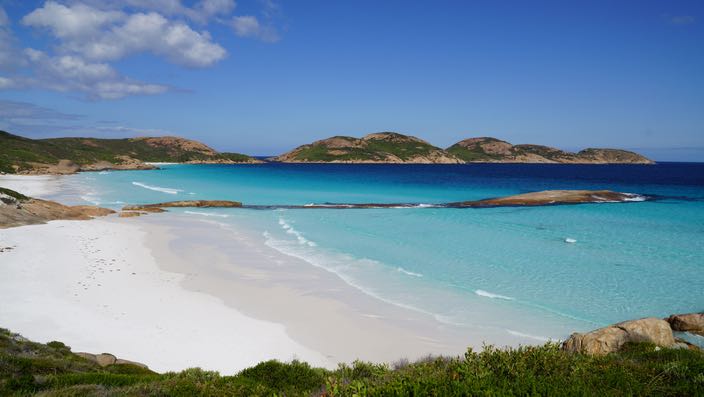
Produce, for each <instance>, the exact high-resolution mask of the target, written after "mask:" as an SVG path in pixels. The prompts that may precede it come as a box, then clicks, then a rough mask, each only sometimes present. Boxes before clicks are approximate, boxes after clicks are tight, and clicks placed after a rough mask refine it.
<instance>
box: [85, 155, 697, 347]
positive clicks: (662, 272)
mask: <svg viewBox="0 0 704 397" xmlns="http://www.w3.org/2000/svg"><path fill="white" fill-rule="evenodd" d="M71 178H72V180H73V181H74V182H76V184H75V185H76V186H77V187H78V188H77V189H78V192H79V194H78V196H82V198H83V200H86V201H89V202H92V203H95V204H100V205H104V206H112V207H116V208H119V207H121V206H122V205H123V204H124V203H149V202H160V201H169V200H178V199H230V200H238V201H242V202H244V203H245V204H266V205H276V204H308V203H399V202H403V203H426V204H432V203H443V202H451V201H462V200H472V199H481V198H488V197H496V196H503V195H510V194H517V193H523V192H528V191H537V190H544V189H558V188H586V189H612V190H618V191H624V192H631V193H638V194H646V195H651V196H654V197H656V198H657V199H656V200H653V201H645V202H631V203H612V204H591V205H575V206H548V207H535V208H486V209H444V208H403V209H401V208H398V209H351V210H332V209H330V210H324V209H315V210H313V209H308V210H305V209H298V210H294V209H288V210H281V209H279V210H251V209H192V210H185V211H181V212H184V213H186V214H187V215H189V216H193V217H201V218H206V217H207V218H208V219H211V220H216V221H218V222H223V223H231V224H234V225H236V226H237V227H244V228H246V229H247V230H251V231H252V232H253V235H255V236H257V238H260V239H261V240H262V241H263V242H264V243H266V244H267V245H269V246H270V247H272V248H275V249H277V250H279V251H281V252H283V253H285V254H288V255H291V256H295V257H298V258H301V259H303V260H305V261H307V262H308V263H310V264H311V266H318V267H321V268H324V269H326V270H329V271H332V272H334V273H335V274H337V275H338V276H340V277H341V278H342V279H343V280H345V281H346V282H348V283H349V284H350V285H352V286H354V287H355V288H359V289H360V290H362V291H364V292H365V293H367V294H369V295H372V296H374V297H376V298H378V299H380V300H383V301H386V302H389V303H392V304H395V305H399V306H403V307H407V308H411V309H414V310H418V311H422V312H426V313H430V314H432V315H434V316H435V318H437V319H438V321H442V322H445V323H448V324H456V325H459V326H467V327H481V328H486V329H487V330H489V331H490V332H494V331H496V332H508V333H513V334H514V335H523V336H525V337H528V338H534V339H536V340H543V339H546V338H555V339H560V338H564V337H565V336H567V335H568V334H569V332H571V331H574V330H586V329H592V328H595V327H596V326H601V325H605V324H609V323H613V322H617V321H621V320H624V319H629V318H636V317H643V316H661V317H662V316H666V315H669V314H672V313H678V312H691V311H699V310H703V309H704V293H702V291H704V164H675V163H670V164H668V163H665V164H659V165H655V166H578V165H505V164H494V165H490V164H486V165H451V166H445V165H442V166H440V165H437V166H436V165H431V166H427V165H426V166H420V165H416V166H399V165H286V164H265V165H234V166H233V165H227V166H223V165H212V166H211V165H165V166H163V169H162V170H157V171H122V172H102V173H84V174H79V175H76V176H73V177H71ZM567 238H569V239H574V240H576V243H572V244H568V243H566V242H565V239H567Z"/></svg>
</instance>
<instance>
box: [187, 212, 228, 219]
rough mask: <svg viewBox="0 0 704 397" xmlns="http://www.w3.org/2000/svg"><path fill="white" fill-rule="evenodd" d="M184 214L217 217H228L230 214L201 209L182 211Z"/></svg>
mask: <svg viewBox="0 0 704 397" xmlns="http://www.w3.org/2000/svg"><path fill="white" fill-rule="evenodd" d="M183 213H184V214H190V215H202V216H217V217H219V218H229V217H230V215H226V214H216V213H214V212H201V211H183Z"/></svg>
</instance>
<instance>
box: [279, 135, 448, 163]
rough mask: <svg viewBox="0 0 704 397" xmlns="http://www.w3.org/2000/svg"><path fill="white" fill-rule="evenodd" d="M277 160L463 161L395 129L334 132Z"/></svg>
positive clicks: (364, 161)
mask: <svg viewBox="0 0 704 397" xmlns="http://www.w3.org/2000/svg"><path fill="white" fill-rule="evenodd" d="M275 160H276V161H281V162H286V163H422V164H429V163H445V164H457V163H462V160H460V159H458V158H457V157H455V156H453V155H451V154H448V153H447V152H445V151H444V150H442V149H440V148H438V147H435V146H433V145H431V144H429V143H428V142H426V141H424V140H422V139H418V138H416V137H413V136H408V135H403V134H399V133H396V132H379V133H375V134H369V135H366V136H364V137H362V138H353V137H349V136H334V137H331V138H327V139H323V140H320V141H315V142H313V143H311V144H308V145H303V146H299V147H297V148H296V149H294V150H292V151H290V152H288V153H285V154H282V155H280V156H278V157H276V158H275Z"/></svg>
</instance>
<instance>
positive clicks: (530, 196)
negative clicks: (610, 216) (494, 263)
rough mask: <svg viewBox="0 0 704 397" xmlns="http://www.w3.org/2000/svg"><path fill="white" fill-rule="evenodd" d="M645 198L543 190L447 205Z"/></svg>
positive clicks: (564, 202) (500, 205)
mask: <svg viewBox="0 0 704 397" xmlns="http://www.w3.org/2000/svg"><path fill="white" fill-rule="evenodd" d="M645 199H646V198H645V197H643V196H640V195H637V194H633V193H621V192H614V191H611V190H544V191H541V192H532V193H525V194H517V195H514V196H507V197H498V198H491V199H484V200H476V201H461V202H456V203H448V204H447V206H449V207H458V208H464V207H471V208H478V207H511V206H538V205H556V204H584V203H621V202H628V201H644V200H645Z"/></svg>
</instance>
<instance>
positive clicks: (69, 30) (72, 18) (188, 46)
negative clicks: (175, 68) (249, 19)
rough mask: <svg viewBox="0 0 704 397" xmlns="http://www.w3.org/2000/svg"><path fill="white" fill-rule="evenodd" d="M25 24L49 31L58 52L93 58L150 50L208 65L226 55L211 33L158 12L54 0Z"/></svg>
mask: <svg viewBox="0 0 704 397" xmlns="http://www.w3.org/2000/svg"><path fill="white" fill-rule="evenodd" d="M162 1H163V0H162ZM211 1H213V0H211ZM204 7H205V6H204ZM210 7H214V8H209V9H208V10H209V11H208V12H217V11H219V10H221V8H219V7H221V6H217V5H215V6H210ZM22 23H23V24H25V25H27V26H32V27H39V28H47V29H50V30H51V31H52V33H53V34H54V36H55V37H56V38H58V39H60V41H61V44H60V45H59V51H60V52H64V53H75V54H78V55H81V56H83V57H85V58H87V59H90V60H93V61H114V60H118V59H121V58H124V57H126V56H129V55H132V54H136V53H141V52H149V53H152V54H155V55H159V56H164V57H165V58H166V59H168V60H169V61H171V62H173V63H177V64H181V65H185V66H189V67H206V66H210V65H212V64H214V63H216V62H218V61H220V60H221V59H223V58H224V57H225V55H226V51H225V49H224V48H223V47H221V46H220V45H219V44H217V43H214V42H213V41H212V39H211V36H210V34H209V33H208V32H206V31H204V32H200V33H199V32H196V31H194V30H193V29H191V28H190V27H189V26H188V25H186V24H185V23H183V22H180V21H170V20H168V19H166V18H165V17H164V16H162V15H161V14H158V13H156V12H149V13H134V14H131V15H128V14H125V13H123V12H119V11H105V10H101V9H98V8H95V7H91V6H88V5H85V4H81V3H77V4H73V5H71V6H65V5H62V4H58V3H55V2H52V1H50V2H47V3H46V4H44V6H43V7H42V8H38V9H36V10H34V11H33V12H31V13H30V14H28V15H27V16H25V17H24V18H22Z"/></svg>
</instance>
